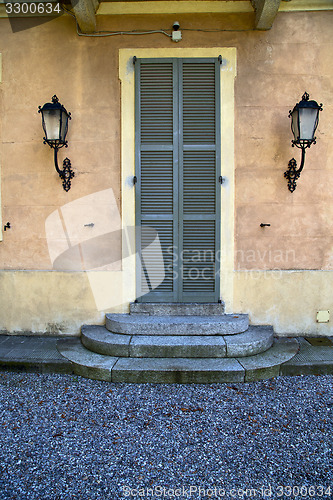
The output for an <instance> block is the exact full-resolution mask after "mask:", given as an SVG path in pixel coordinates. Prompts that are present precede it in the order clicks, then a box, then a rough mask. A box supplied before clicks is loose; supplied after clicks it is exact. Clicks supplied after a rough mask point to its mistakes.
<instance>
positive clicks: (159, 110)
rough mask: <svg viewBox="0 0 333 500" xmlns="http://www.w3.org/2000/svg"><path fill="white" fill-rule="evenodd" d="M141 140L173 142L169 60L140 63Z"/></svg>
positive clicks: (171, 87)
mask: <svg viewBox="0 0 333 500" xmlns="http://www.w3.org/2000/svg"><path fill="white" fill-rule="evenodd" d="M140 77H141V82H140V84H141V87H140V100H141V123H140V126H141V143H142V144H152V143H159V144H172V142H173V66H172V63H161V64H158V65H157V64H149V63H148V64H142V65H141V75H140Z"/></svg>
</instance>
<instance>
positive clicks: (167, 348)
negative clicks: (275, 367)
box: [81, 325, 274, 358]
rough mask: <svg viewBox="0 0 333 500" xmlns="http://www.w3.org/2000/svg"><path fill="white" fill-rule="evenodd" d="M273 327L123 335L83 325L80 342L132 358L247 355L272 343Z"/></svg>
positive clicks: (100, 351) (110, 353)
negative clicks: (225, 332)
mask: <svg viewBox="0 0 333 500" xmlns="http://www.w3.org/2000/svg"><path fill="white" fill-rule="evenodd" d="M273 336H274V332H273V328H272V327H269V326H250V327H249V329H248V330H247V331H246V332H244V333H238V334H234V335H225V336H220V335H127V334H119V333H112V332H109V331H108V330H106V328H104V327H103V326H95V325H84V326H83V327H82V328H81V341H82V344H83V345H84V346H85V347H86V348H87V349H90V350H91V351H93V352H97V353H99V354H106V355H109V356H120V357H136V358H183V357H184V358H225V357H237V356H240V357H241V356H250V355H253V354H257V353H259V352H264V351H266V350H267V349H269V348H270V347H271V346H272V343H273Z"/></svg>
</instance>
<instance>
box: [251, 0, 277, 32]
mask: <svg viewBox="0 0 333 500" xmlns="http://www.w3.org/2000/svg"><path fill="white" fill-rule="evenodd" d="M251 2H252V6H253V8H254V10H255V14H256V19H255V28H256V29H257V30H270V29H271V27H272V26H273V22H274V19H275V16H276V14H277V13H278V10H279V7H280V0H251Z"/></svg>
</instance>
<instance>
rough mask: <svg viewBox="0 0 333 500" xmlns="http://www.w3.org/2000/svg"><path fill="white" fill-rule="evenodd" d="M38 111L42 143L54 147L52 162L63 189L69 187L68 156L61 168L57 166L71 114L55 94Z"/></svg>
mask: <svg viewBox="0 0 333 500" xmlns="http://www.w3.org/2000/svg"><path fill="white" fill-rule="evenodd" d="M38 113H42V125H43V129H44V133H45V137H44V138H43V139H44V144H48V145H49V146H50V148H52V149H54V164H55V168H56V171H57V172H58V174H59V177H60V178H61V179H62V186H63V188H64V190H65V191H69V190H70V188H71V180H72V179H73V177H74V175H75V174H74V172H73V170H72V165H71V162H70V160H69V159H68V158H65V159H64V161H63V169H62V170H60V168H59V166H58V150H59V149H60V148H62V147H64V146H65V148H67V146H68V143H67V141H66V135H67V130H68V120H70V119H71V114H70V113H68V112H67V111H66V109H65V108H64V106H63V105H62V104H60V102H59V99H58V97H57V96H56V95H54V96H53V97H52V102H47V103H45V104H44V106H43V107H41V106H39V108H38Z"/></svg>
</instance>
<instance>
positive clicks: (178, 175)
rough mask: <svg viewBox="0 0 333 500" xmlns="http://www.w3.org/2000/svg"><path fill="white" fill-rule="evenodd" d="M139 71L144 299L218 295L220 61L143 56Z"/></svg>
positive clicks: (139, 213)
mask: <svg viewBox="0 0 333 500" xmlns="http://www.w3.org/2000/svg"><path fill="white" fill-rule="evenodd" d="M135 72H136V120H135V122H136V123H135V132H136V133H135V137H136V176H137V180H138V181H137V184H136V226H137V228H140V230H137V249H138V253H139V254H140V256H141V257H140V260H139V262H138V265H137V297H138V300H142V301H148V302H193V301H198V302H211V301H217V300H218V298H219V289H218V283H219V279H218V269H219V262H217V261H216V254H217V250H218V249H219V237H220V236H219V207H220V199H219V198H220V189H219V185H218V176H219V162H220V151H219V144H220V128H219V109H220V106H219V65H218V62H217V60H213V59H208V60H207V59H202V60H198V59H162V60H156V59H155V60H151V59H138V60H137V61H136V64H135ZM152 229H153V230H156V232H157V233H158V236H159V242H160V247H159V245H155V246H154V245H149V242H150V241H151V234H152ZM161 249H162V254H163V260H164V268H163V266H161V260H160V253H161ZM161 267H162V269H161ZM159 283H160V284H159Z"/></svg>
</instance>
